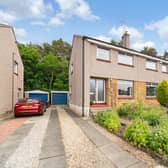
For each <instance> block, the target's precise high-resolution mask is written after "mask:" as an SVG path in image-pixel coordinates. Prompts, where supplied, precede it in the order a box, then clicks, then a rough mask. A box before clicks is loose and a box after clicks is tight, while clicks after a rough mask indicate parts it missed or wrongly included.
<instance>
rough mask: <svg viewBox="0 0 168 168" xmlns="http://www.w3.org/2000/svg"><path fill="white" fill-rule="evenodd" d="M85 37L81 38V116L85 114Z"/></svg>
mask: <svg viewBox="0 0 168 168" xmlns="http://www.w3.org/2000/svg"><path fill="white" fill-rule="evenodd" d="M85 39H86V37H85V36H83V38H82V117H84V116H85V112H84V110H85Z"/></svg>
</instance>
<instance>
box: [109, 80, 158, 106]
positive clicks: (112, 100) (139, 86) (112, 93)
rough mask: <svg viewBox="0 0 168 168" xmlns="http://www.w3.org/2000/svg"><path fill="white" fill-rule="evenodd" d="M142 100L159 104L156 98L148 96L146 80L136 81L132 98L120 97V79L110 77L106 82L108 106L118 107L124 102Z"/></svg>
mask: <svg viewBox="0 0 168 168" xmlns="http://www.w3.org/2000/svg"><path fill="white" fill-rule="evenodd" d="M138 101H142V102H143V103H144V104H145V105H147V106H156V105H159V103H158V101H157V100H156V98H147V97H146V82H139V81H134V95H133V97H132V98H121V97H118V80H116V79H112V80H110V79H108V80H107V82H106V102H107V105H108V106H112V107H118V106H120V105H121V104H123V103H130V102H138Z"/></svg>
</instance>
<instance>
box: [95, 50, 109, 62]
mask: <svg viewBox="0 0 168 168" xmlns="http://www.w3.org/2000/svg"><path fill="white" fill-rule="evenodd" d="M96 58H97V59H100V60H105V61H110V52H109V50H107V49H102V48H97V57H96Z"/></svg>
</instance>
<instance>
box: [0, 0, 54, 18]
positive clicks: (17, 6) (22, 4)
mask: <svg viewBox="0 0 168 168" xmlns="http://www.w3.org/2000/svg"><path fill="white" fill-rule="evenodd" d="M0 5H1V6H2V7H3V9H4V11H5V12H6V13H8V14H10V15H13V16H15V17H17V18H18V19H22V18H43V17H45V16H46V14H47V13H48V11H50V10H52V5H51V4H49V3H45V2H44V0H24V1H18V0H5V1H4V0H0Z"/></svg>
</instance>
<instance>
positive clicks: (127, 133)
mask: <svg viewBox="0 0 168 168" xmlns="http://www.w3.org/2000/svg"><path fill="white" fill-rule="evenodd" d="M148 134H149V126H148V124H147V123H145V122H144V121H142V120H140V119H139V120H135V121H133V122H132V123H131V124H130V125H128V126H127V127H126V129H125V130H124V139H125V140H126V141H128V142H130V143H131V144H132V145H134V146H138V147H145V146H146V143H147V141H146V138H147V136H148Z"/></svg>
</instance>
